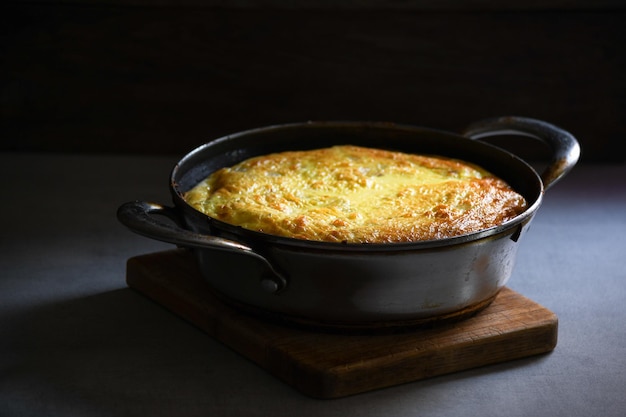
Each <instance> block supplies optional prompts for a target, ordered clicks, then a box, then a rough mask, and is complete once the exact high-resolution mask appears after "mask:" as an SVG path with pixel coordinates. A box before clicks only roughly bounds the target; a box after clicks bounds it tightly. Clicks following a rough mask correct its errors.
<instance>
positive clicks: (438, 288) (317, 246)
mask: <svg viewBox="0 0 626 417" xmlns="http://www.w3.org/2000/svg"><path fill="white" fill-rule="evenodd" d="M500 134H514V135H525V136H532V137H534V138H537V139H539V140H541V141H543V142H545V143H546V144H547V145H549V146H550V148H551V150H552V159H551V161H550V162H549V164H548V166H547V168H546V169H545V170H544V171H543V172H541V173H538V172H537V171H536V170H535V169H534V168H532V167H531V166H530V165H529V164H528V163H526V162H525V161H523V160H522V159H520V158H519V157H517V156H515V155H513V154H512V153H510V152H508V151H505V150H503V149H501V148H499V147H496V146H493V145H490V144H488V143H485V142H482V141H480V140H475V139H480V138H482V137H486V136H493V135H500ZM339 144H351V145H359V146H368V147H375V148H383V149H390V150H398V151H402V152H409V153H420V154H434V155H442V156H446V157H452V158H458V159H462V160H465V161H468V162H472V163H474V164H477V165H479V166H482V167H483V168H485V169H487V170H488V171H490V172H492V173H493V174H495V175H497V176H499V177H500V178H502V179H504V180H505V181H507V182H508V183H509V184H510V185H511V186H512V187H513V188H514V189H515V190H516V191H517V192H519V193H520V194H522V195H523V196H524V197H525V198H526V200H527V202H528V208H527V210H526V211H524V212H523V213H521V214H520V215H518V216H517V217H515V218H513V219H512V220H510V221H508V222H506V223H504V224H501V225H498V226H496V227H492V228H489V229H484V230H481V231H478V232H475V233H471V234H466V235H462V236H457V237H453V238H446V239H437V240H429V241H419V242H411V243H392V244H345V243H334V242H317V241H306V240H298V239H290V238H284V237H278V236H272V235H268V234H264V233H259V232H254V231H250V230H246V229H243V228H241V227H236V226H232V225H229V224H226V223H223V222H220V221H218V220H216V219H213V218H210V217H208V216H206V215H204V214H202V213H200V212H198V211H196V210H195V209H193V208H192V207H191V206H190V205H188V204H187V203H186V202H185V201H184V199H183V193H184V192H186V191H187V190H189V189H190V188H192V187H193V186H194V185H196V184H197V183H198V182H200V181H201V180H202V179H204V178H205V177H206V176H208V175H209V174H210V173H211V172H213V171H215V170H217V169H219V168H222V167H225V166H231V165H234V164H236V163H238V162H240V161H242V160H244V159H247V158H250V157H253V156H257V155H263V154H268V153H272V152H279V151H285V150H297V149H298V150H301V149H315V148H323V147H328V146H332V145H339ZM579 155H580V147H579V145H578V142H577V141H576V139H575V138H574V137H573V136H572V135H571V134H570V133H568V132H566V131H564V130H562V129H560V128H558V127H556V126H554V125H552V124H549V123H546V122H543V121H540V120H535V119H529V118H522V117H502V118H497V119H489V120H485V121H481V122H478V123H475V124H472V125H471V126H469V127H468V128H467V129H466V130H465V132H464V133H463V134H462V135H459V134H455V133H450V132H444V131H440V130H434V129H427V128H422V127H415V126H406V125H397V124H391V123H369V122H308V123H294V124H285V125H276V126H269V127H263V128H259V129H253V130H248V131H244V132H240V133H236V134H233V135H229V136H225V137H222V138H219V139H216V140H213V141H211V142H208V143H206V144H204V145H202V146H200V147H198V148H196V149H194V150H192V151H191V152H190V153H188V154H187V155H185V156H184V157H183V158H182V159H181V160H180V161H179V162H178V163H177V164H176V166H175V167H174V168H173V170H172V172H171V174H170V178H169V188H170V191H171V194H172V198H173V203H174V205H173V207H170V206H164V205H161V204H157V203H151V202H143V201H133V202H128V203H126V204H123V205H122V206H121V207H120V208H119V209H118V213H117V214H118V219H119V220H120V221H121V222H122V223H123V224H124V225H126V226H127V227H129V228H130V229H131V230H133V231H134V232H136V233H139V234H142V235H144V236H147V237H150V238H153V239H158V240H162V241H166V242H170V243H173V244H176V245H179V246H183V247H189V248H193V251H194V252H195V254H196V258H197V261H198V264H199V267H200V270H201V272H202V275H203V277H204V279H206V281H207V282H208V283H209V285H210V287H211V289H212V290H213V291H214V292H215V293H216V294H218V295H219V296H220V297H222V298H223V299H224V300H226V301H227V302H230V303H232V304H234V305H236V306H237V307H238V308H242V309H246V310H249V311H252V312H256V313H259V314H264V315H267V316H270V317H277V318H280V319H282V320H288V321H292V322H297V323H304V324H312V325H315V326H318V327H319V326H322V327H340V328H357V329H359V328H381V327H383V328H387V327H396V326H411V325H417V324H423V323H430V322H433V321H439V320H444V319H451V318H462V317H465V316H467V315H470V314H473V313H475V312H477V311H479V310H481V309H482V308H484V307H486V306H487V305H488V304H489V303H490V302H491V301H492V300H493V299H494V298H495V297H496V295H497V294H498V292H499V291H500V289H501V288H502V287H503V286H504V285H506V283H507V281H508V280H509V278H510V276H511V273H512V270H513V266H514V263H515V257H516V252H517V248H518V245H519V244H520V241H521V239H522V238H523V236H524V234H525V233H526V231H527V230H528V227H529V224H530V222H531V220H532V218H533V216H534V214H535V213H536V211H537V209H538V208H539V206H540V204H541V201H542V198H543V194H544V191H545V190H546V189H547V188H549V187H550V186H551V185H553V184H554V183H556V182H557V181H558V180H559V179H560V178H562V176H563V175H565V174H566V173H567V172H568V171H569V170H570V169H571V168H573V167H574V165H575V164H576V162H577V161H578V158H579ZM163 216H165V217H168V218H170V219H171V220H174V222H171V221H167V220H166V219H164V217H163Z"/></svg>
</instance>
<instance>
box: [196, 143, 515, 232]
mask: <svg viewBox="0 0 626 417" xmlns="http://www.w3.org/2000/svg"><path fill="white" fill-rule="evenodd" d="M184 197H185V200H186V201H187V203H189V204H190V205H191V206H193V207H194V208H195V209H197V210H199V211H200V212H202V213H204V214H206V215H208V216H210V217H213V218H215V219H218V220H221V221H223V222H226V223H230V224H233V225H237V226H242V227H244V228H246V229H251V230H255V231H259V232H263V233H268V234H272V235H278V236H284V237H291V238H296V239H306V240H317V241H327V242H347V243H391V242H414V241H422V240H431V239H442V238H447V237H452V236H458V235H463V234H467V233H471V232H475V231H479V230H482V229H486V228H489V227H491V226H496V225H499V224H502V223H503V222H505V221H507V220H509V219H512V218H514V217H516V216H517V215H518V214H520V213H521V212H523V211H524V210H525V209H526V205H527V203H526V201H525V200H524V198H523V197H522V196H521V195H519V194H518V193H516V192H515V191H514V190H513V189H512V188H511V187H510V186H509V185H507V184H506V183H505V182H504V181H503V180H502V179H499V178H497V177H495V176H493V175H492V174H490V173H489V172H487V171H485V170H484V169H482V168H480V167H477V166H475V165H473V164H469V163H467V162H463V161H459V160H454V159H449V158H443V157H434V156H424V155H413V154H407V153H401V152H392V151H386V150H381V149H372V148H364V147H358V146H350V145H345V146H335V147H331V148H325V149H316V150H309V151H290V152H281V153H275V154H270V155H265V156H259V157H254V158H251V159H248V160H245V161H243V162H240V163H238V164H237V165H234V166H232V167H228V168H222V169H220V170H218V171H216V172H214V173H213V174H211V175H210V176H209V177H208V178H206V179H205V180H204V181H202V182H200V183H199V184H198V185H197V186H195V187H194V188H193V189H191V190H190V191H189V192H187V193H186V194H185V196H184Z"/></svg>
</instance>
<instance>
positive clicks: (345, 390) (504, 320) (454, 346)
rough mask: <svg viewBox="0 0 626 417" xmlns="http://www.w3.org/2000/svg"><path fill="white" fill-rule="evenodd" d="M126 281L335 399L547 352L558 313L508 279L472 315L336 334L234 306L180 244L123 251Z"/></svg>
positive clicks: (312, 391)
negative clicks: (509, 285) (126, 257)
mask: <svg viewBox="0 0 626 417" xmlns="http://www.w3.org/2000/svg"><path fill="white" fill-rule="evenodd" d="M127 282H128V285H129V286H130V287H131V288H134V289H136V290H137V291H139V292H140V293H142V294H144V295H145V296H147V297H149V298H150V299H152V300H154V301H155V302H157V303H158V304H160V305H162V306H164V307H165V308H167V309H169V310H171V311H172V312H173V313H175V314H177V315H179V316H180V317H182V318H183V319H185V320H188V321H189V322H191V323H193V324H194V325H196V326H197V327H198V328H200V329H201V330H203V331H204V332H206V333H207V334H209V335H211V336H212V337H214V338H215V339H217V340H219V341H220V342H222V343H224V344H225V345H227V346H229V347H230V348H232V349H233V350H235V351H237V352H239V353H240V354H241V355H243V356H244V357H246V358H248V359H250V360H252V361H253V362H255V363H257V364H258V365H259V366H261V367H262V368H264V369H266V370H267V371H268V372H270V373H271V374H273V375H274V376H276V377H277V378H279V379H281V380H283V381H284V382H286V383H287V384H289V385H291V386H292V387H294V388H295V389H297V390H299V391H300V392H302V393H304V394H306V395H309V396H312V397H316V398H337V397H343V396H347V395H353V394H358V393H362V392H365V391H370V390H374V389H380V388H385V387H390V386H394V385H398V384H402V383H407V382H411V381H416V380H419V379H423V378H429V377H434V376H437V375H443V374H447V373H452V372H458V371H462V370H466V369H470V368H475V367H479V366H485V365H490V364H495V363H499V362H504V361H509V360H513V359H518V358H522V357H527V356H531V355H538V354H542V353H546V352H550V351H551V350H553V349H554V347H555V346H556V343H557V326H558V325H557V322H558V320H557V317H556V315H555V314H554V313H552V312H551V311H549V310H548V309H546V308H545V307H542V306H541V305H538V304H537V303H535V302H533V301H531V300H529V299H527V298H525V297H523V296H522V295H520V294H518V293H516V292H514V291H512V290H510V289H508V288H505V289H504V290H502V291H501V293H500V294H499V295H498V297H497V298H496V300H495V301H494V302H493V303H492V304H491V305H490V306H489V307H488V308H487V309H485V310H483V311H482V312H480V313H479V314H477V315H476V316H474V317H471V318H469V319H465V320H463V321H459V322H455V323H448V324H443V325H438V326H431V327H429V328H418V329H410V330H407V331H396V332H383V333H381V332H375V333H340V332H324V331H319V330H312V329H307V328H299V327H293V326H287V325H282V324H279V323H275V322H270V321H267V320H264V319H261V318H259V317H255V316H252V315H249V314H247V313H243V312H241V311H238V310H236V309H233V308H232V307H230V306H229V305H226V304H224V303H223V302H222V301H220V300H218V299H217V298H216V297H215V296H214V295H213V293H212V292H211V291H210V289H209V288H208V286H207V284H206V283H205V282H204V281H203V280H202V278H201V277H200V275H199V272H198V270H197V267H196V265H195V262H194V259H193V257H192V256H191V255H190V253H189V252H188V251H187V250H184V249H176V250H171V251H165V252H158V253H153V254H147V255H140V256H137V257H134V258H131V259H129V260H128V264H127Z"/></svg>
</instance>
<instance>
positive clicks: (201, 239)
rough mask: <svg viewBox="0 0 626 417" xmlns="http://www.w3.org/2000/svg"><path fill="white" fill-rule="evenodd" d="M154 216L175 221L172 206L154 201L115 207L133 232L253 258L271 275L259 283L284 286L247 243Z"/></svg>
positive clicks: (268, 287) (273, 287) (276, 289)
mask: <svg viewBox="0 0 626 417" xmlns="http://www.w3.org/2000/svg"><path fill="white" fill-rule="evenodd" d="M157 216H165V217H167V218H169V219H171V220H173V221H174V222H176V221H177V220H178V216H177V214H176V211H175V209H173V208H171V207H166V206H163V205H161V204H157V203H149V202H145V201H131V202H128V203H124V204H122V205H121V206H120V207H119V208H118V210H117V218H118V220H119V221H120V222H121V223H122V224H123V225H125V226H126V227H128V228H129V229H131V230H132V231H133V232H135V233H137V234H140V235H142V236H146V237H149V238H152V239H156V240H160V241H162V242H167V243H173V244H175V245H180V246H184V247H191V248H199V249H217V250H222V251H227V252H235V253H239V254H243V255H246V256H251V257H253V258H256V259H257V260H258V261H260V262H261V263H263V264H264V265H265V266H266V267H267V268H268V269H269V270H270V271H271V272H272V275H269V274H264V277H263V278H262V280H261V286H262V287H263V288H264V289H265V290H267V291H268V292H271V293H278V292H280V291H281V290H282V289H284V288H285V287H286V286H287V279H286V278H285V276H284V275H283V274H281V273H279V272H278V271H277V270H276V269H275V268H274V267H273V266H272V264H271V263H270V262H269V261H268V260H267V259H266V258H265V257H263V256H262V255H260V254H258V253H257V252H255V251H254V250H253V249H252V248H250V247H249V246H246V245H243V244H241V243H238V242H235V241H232V240H228V239H224V238H221V237H217V236H211V235H203V234H200V233H195V232H192V231H189V230H186V229H183V228H182V227H180V226H178V225H177V224H170V223H168V222H164V221H161V220H160V219H159V218H158V217H157Z"/></svg>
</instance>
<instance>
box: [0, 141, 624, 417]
mask: <svg viewBox="0 0 626 417" xmlns="http://www.w3.org/2000/svg"><path fill="white" fill-rule="evenodd" d="M177 159H178V158H177V157H133V156H95V155H63V154H56V155H55V154H50V155H45V154H14V153H4V154H0V173H1V175H0V178H2V180H1V181H2V191H3V198H2V204H1V205H0V219H1V221H2V228H1V229H0V271H1V272H0V416H3V417H9V416H256V415H262V416H274V417H278V416H342V417H345V416H352V415H355V416H356V415H358V416H382V415H384V416H395V417H399V416H472V415H480V416H485V417H486V416H502V415H506V416H567V417H575V416H585V417H589V416H624V415H626V396H625V395H624V394H625V393H626V165H585V164H579V165H578V166H577V167H576V168H575V169H574V170H573V171H572V172H571V173H570V174H569V175H568V176H567V177H565V178H564V179H563V180H562V181H561V182H559V183H558V184H556V185H555V186H554V187H552V188H551V189H549V190H548V191H547V193H546V196H545V199H544V201H543V205H542V206H541V208H540V210H539V212H538V214H537V215H536V217H535V219H534V220H533V224H532V227H531V230H530V232H529V233H528V234H527V235H526V237H525V240H524V241H523V243H522V244H521V246H520V249H519V252H518V255H517V264H516V267H515V272H514V274H513V277H512V278H511V281H510V282H509V287H510V288H512V289H514V290H515V291H518V292H520V293H521V294H523V295H525V296H527V297H529V298H531V299H533V300H534V301H536V302H538V303H540V304H542V305H543V306H545V307H547V308H549V309H550V310H552V311H553V312H555V313H556V314H557V316H558V317H559V340H558V344H557V347H556V349H555V350H554V351H553V352H552V353H549V354H546V355H541V356H537V357H532V358H526V359H521V360H515V361H510V362H506V363H502V364H497V365H492V366H486V367H482V368H478V369H472V370H468V371H463V372H458V373H454V374H449V375H445V376H440V377H435V378H430V379H426V380H421V381H416V382H412V383H408V384H404V385H399V386H395V387H391V388H386V389H382V390H377V391H372V392H368V393H364V394H359V395H355V396H351V397H346V398H341V399H335V400H317V399H312V398H309V397H306V396H304V395H302V394H300V393H299V392H297V391H295V390H294V389H292V388H291V387H290V386H288V385H286V384H284V383H282V382H281V381H279V380H277V379H275V378H274V377H272V376H271V375H269V374H268V373H267V372H265V371H264V370H263V369H261V368H259V367H258V366H256V365H255V364H254V363H252V362H250V361H248V360H247V359H245V358H243V357H241V356H240V355H238V354H237V353H235V352H234V351H232V350H230V349H229V348H228V347H226V346H224V345H222V344H220V343H218V342H216V341H215V340H214V339H212V338H211V337H210V336H208V335H206V334H205V333H203V332H202V331H200V330H198V329H197V328H196V327H194V326H192V325H190V324H189V323H187V322H185V321H183V320H182V319H180V318H178V317H176V316H174V315H173V314H171V313H170V312H168V311H167V310H165V309H164V308H162V307H160V306H159V305H157V304H155V303H153V302H151V301H149V300H148V299H146V298H145V297H143V296H142V295H140V294H139V293H137V292H134V291H133V290H131V289H129V288H128V287H127V286H126V284H125V262H126V260H127V259H128V258H129V257H132V256H136V255H139V254H143V253H150V252H154V251H159V250H164V249H170V248H172V246H171V245H169V244H165V243H161V242H157V241H154V240H150V239H147V238H144V237H141V236H138V235H135V234H133V233H131V232H130V231H128V230H127V229H125V228H124V227H123V226H122V225H121V224H119V223H118V221H117V219H116V217H115V212H116V209H117V207H118V206H119V205H120V204H121V203H123V202H125V201H130V200H135V199H142V200H148V201H157V202H162V203H168V204H169V202H170V198H169V194H168V190H167V176H168V174H169V171H170V169H171V168H172V166H173V165H174V163H175V162H176V160H177Z"/></svg>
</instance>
